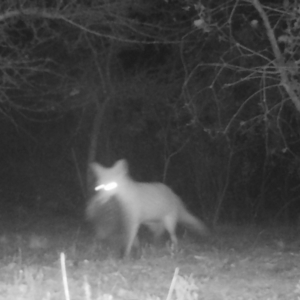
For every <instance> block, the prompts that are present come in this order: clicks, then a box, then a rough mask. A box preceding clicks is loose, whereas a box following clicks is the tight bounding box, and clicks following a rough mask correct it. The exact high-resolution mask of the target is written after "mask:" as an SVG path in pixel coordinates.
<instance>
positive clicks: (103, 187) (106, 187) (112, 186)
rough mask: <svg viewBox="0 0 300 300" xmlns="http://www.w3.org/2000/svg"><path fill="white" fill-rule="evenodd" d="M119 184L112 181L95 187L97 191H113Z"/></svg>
mask: <svg viewBox="0 0 300 300" xmlns="http://www.w3.org/2000/svg"><path fill="white" fill-rule="evenodd" d="M117 186H118V184H117V183H116V182H110V183H108V184H100V185H97V186H96V187H95V190H96V191H100V190H105V191H111V190H113V189H115V188H116V187H117Z"/></svg>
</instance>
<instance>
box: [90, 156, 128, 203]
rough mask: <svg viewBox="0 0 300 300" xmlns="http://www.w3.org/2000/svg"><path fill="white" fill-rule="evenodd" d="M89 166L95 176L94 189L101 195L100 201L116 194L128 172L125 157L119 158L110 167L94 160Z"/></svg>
mask: <svg viewBox="0 0 300 300" xmlns="http://www.w3.org/2000/svg"><path fill="white" fill-rule="evenodd" d="M90 167H91V169H92V171H93V173H94V174H95V176H96V186H95V191H96V192H98V193H99V194H100V195H101V196H100V199H101V202H102V203H105V202H106V201H108V200H109V199H110V198H111V197H112V196H114V195H117V194H118V190H119V188H120V185H122V182H123V181H124V178H125V177H126V176H127V174H128V163H127V161H126V160H125V159H121V160H118V161H117V162H115V164H114V165H113V166H112V167H110V168H105V167H103V166H101V165H100V164H98V163H96V162H94V163H92V164H91V165H90Z"/></svg>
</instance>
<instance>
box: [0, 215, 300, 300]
mask: <svg viewBox="0 0 300 300" xmlns="http://www.w3.org/2000/svg"><path fill="white" fill-rule="evenodd" d="M0 222H1V223H0V228H1V230H2V231H1V232H0V255H1V256H0V258H1V259H0V299H8V300H10V299H14V300H16V299H17V300H18V299H30V300H35V299H39V300H44V299H45V300H46V299H49V300H50V299H51V300H52V299H66V300H69V299H70V300H76V299H83V300H94V299H97V300H99V299H100V300H104V299H105V300H108V299H111V300H120V299H124V300H134V299H145V300H154V299H155V300H158V299H159V300H166V299H167V300H195V299H217V300H218V299H220V300H223V299H224V300H227V299H228V300H229V299H230V300H235V299H241V300H242V299H245V300H246V299H249V300H250V299H264V300H268V299H270V300H271V299H272V300H277V299H285V300H289V299H292V300H300V264H299V262H300V251H299V250H300V236H299V231H297V230H296V229H295V228H288V227H272V228H270V227H269V228H257V227H249V226H248V227H246V226H245V227H241V226H240V227H230V226H220V227H219V228H217V229H216V233H215V235H214V236H212V237H210V238H207V239H199V240H197V239H196V238H195V237H188V236H186V237H184V238H181V239H180V247H179V248H180V250H179V251H178V252H177V253H172V251H171V248H170V247H167V246H165V245H159V246H153V245H151V244H147V243H145V244H144V245H143V246H142V251H141V258H140V259H131V258H129V259H125V260H119V259H117V258H116V257H115V255H114V253H113V252H111V251H109V250H108V249H106V248H105V247H104V245H101V244H100V243H99V242H97V241H96V240H95V239H94V237H93V234H92V232H91V231H90V228H89V227H88V226H86V225H85V224H84V223H83V222H81V221H80V220H76V219H75V220H74V219H72V218H68V217H66V216H60V217H57V216H48V215H32V216H27V217H26V218H25V219H22V220H21V219H19V218H16V219H14V218H13V217H12V216H10V217H9V218H6V219H5V218H3V217H2V218H1V220H0Z"/></svg>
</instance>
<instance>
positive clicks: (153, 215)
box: [87, 159, 209, 256]
mask: <svg viewBox="0 0 300 300" xmlns="http://www.w3.org/2000/svg"><path fill="white" fill-rule="evenodd" d="M91 168H92V170H93V172H94V173H95V176H96V180H97V185H96V187H95V190H96V191H98V193H99V194H97V195H96V197H94V198H92V200H91V202H90V203H89V205H88V207H87V215H88V217H90V219H91V216H92V217H93V219H95V218H94V213H93V207H95V206H97V205H99V204H100V205H103V204H104V203H107V201H110V199H112V198H114V199H118V201H119V203H120V206H121V208H122V212H123V214H124V217H123V220H124V226H125V231H126V237H125V241H124V243H125V245H124V253H123V254H124V256H128V255H129V254H130V252H131V248H132V246H133V244H134V242H135V239H136V237H137V233H138V230H139V228H140V226H141V225H145V226H146V227H148V228H149V229H150V231H152V232H153V233H154V235H155V236H156V237H158V236H160V235H161V234H163V233H164V232H165V231H167V232H168V233H169V235H170V238H171V242H172V244H173V246H174V248H175V249H176V247H177V244H178V240H177V236H176V226H177V223H183V225H186V226H188V227H189V228H191V229H193V230H194V231H196V232H197V233H199V234H201V235H208V233H209V230H208V229H207V227H206V226H205V225H204V223H203V222H202V221H200V220H199V219H197V218H196V217H194V216H193V215H192V214H191V213H189V212H188V210H187V209H186V208H185V206H184V204H183V203H182V201H181V199H180V198H179V196H177V195H176V194H175V193H174V192H173V191H172V190H171V189H170V188H169V187H168V186H166V185H165V184H163V183H143V182H136V181H134V180H133V179H132V178H131V177H130V175H129V171H128V164H127V161H126V160H125V159H122V160H119V161H117V162H116V163H115V164H114V165H113V166H112V167H111V168H105V167H103V166H101V165H99V164H98V163H92V164H91ZM96 203H97V204H96Z"/></svg>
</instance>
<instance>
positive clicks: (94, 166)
mask: <svg viewBox="0 0 300 300" xmlns="http://www.w3.org/2000/svg"><path fill="white" fill-rule="evenodd" d="M90 168H91V170H92V171H93V173H94V174H95V175H96V176H100V175H101V174H102V171H103V167H102V166H101V165H100V164H98V163H96V162H93V163H91V164H90Z"/></svg>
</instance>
